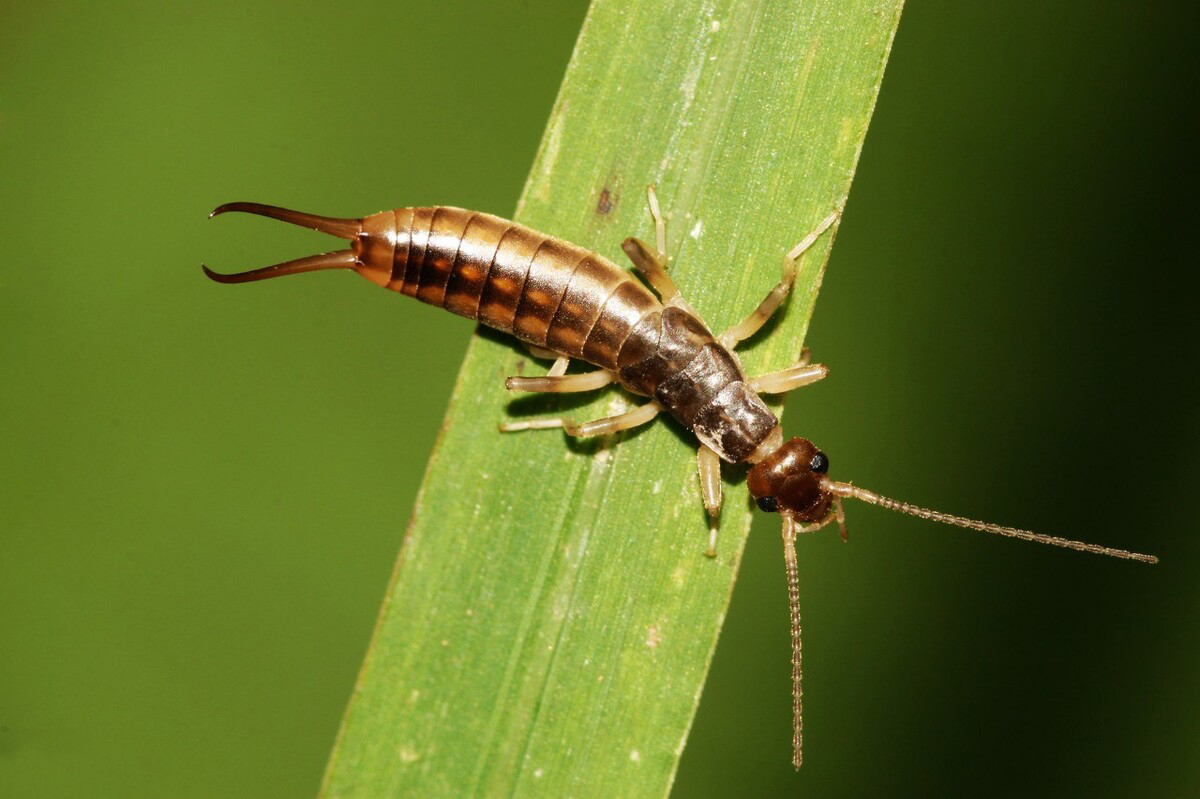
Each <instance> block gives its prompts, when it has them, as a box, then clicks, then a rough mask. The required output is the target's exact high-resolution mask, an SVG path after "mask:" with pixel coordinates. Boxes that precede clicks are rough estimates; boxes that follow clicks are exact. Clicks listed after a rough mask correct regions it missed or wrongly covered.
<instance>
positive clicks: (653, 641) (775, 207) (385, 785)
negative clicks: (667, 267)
mask: <svg viewBox="0 0 1200 799" xmlns="http://www.w3.org/2000/svg"><path fill="white" fill-rule="evenodd" d="M899 11H900V3H899V2H842V3H839V2H814V3H807V4H805V5H804V6H803V7H802V8H799V9H797V8H796V7H795V6H794V5H793V4H790V3H783V2H760V3H734V2H713V3H706V4H700V3H694V2H683V1H682V0H680V2H674V3H655V2H631V3H622V4H617V3H612V2H597V3H596V4H594V6H593V8H592V9H591V11H590V12H589V16H588V20H587V22H586V23H585V27H584V31H583V33H582V34H581V37H580V40H579V42H578V44H577V46H576V52H575V55H574V56H573V58H572V61H571V64H570V66H569V68H568V72H567V77H566V80H565V82H564V85H563V88H562V91H561V94H560V96H559V99H558V101H557V103H556V106H555V109H554V112H553V114H552V116H551V119H550V122H549V124H548V126H547V133H546V136H545V139H544V140H543V144H542V147H541V150H540V151H539V154H538V157H537V159H536V161H535V164H534V166H533V169H532V171H531V174H530V179H529V182H528V183H527V185H526V188H525V191H524V194H523V196H522V200H521V203H520V205H519V208H518V212H517V219H518V220H519V221H521V222H524V223H525V224H528V225H531V226H533V227H535V228H538V229H541V230H545V231H547V232H550V233H553V234H555V235H559V236H561V237H563V238H566V239H568V240H572V241H575V242H578V243H580V244H584V245H586V246H589V247H592V248H594V249H595V250H597V251H598V252H600V253H602V254H604V255H606V256H607V257H609V258H612V259H613V260H614V261H617V262H618V263H621V262H623V256H622V255H621V252H620V242H621V240H622V239H623V238H624V237H625V236H628V235H638V236H641V237H643V238H646V239H650V238H652V231H651V230H650V228H649V218H648V216H647V212H646V206H645V194H644V192H645V186H646V185H647V184H649V183H656V184H657V185H658V187H659V197H660V199H661V201H662V203H663V207H664V208H663V210H664V212H667V213H669V214H670V225H669V238H668V244H669V250H670V253H671V256H672V266H671V269H672V273H673V275H674V277H675V279H676V281H677V283H679V285H680V287H681V289H682V290H683V291H684V293H685V296H687V298H688V300H689V301H690V302H691V303H692V304H693V305H694V306H695V307H696V308H697V309H698V311H699V312H700V313H701V314H702V315H703V316H704V318H705V319H706V320H707V321H708V323H709V324H710V326H711V327H712V328H713V329H714V330H717V331H719V330H720V329H722V328H724V327H726V326H728V325H730V324H732V323H734V322H735V321H737V320H738V319H740V318H741V317H742V316H744V315H745V313H747V312H748V311H749V310H750V309H751V308H752V307H753V306H754V304H755V303H757V302H758V300H759V299H761V297H762V296H763V295H764V294H765V293H766V291H767V290H768V289H769V288H770V287H771V285H773V283H774V282H775V280H777V279H778V274H779V268H780V259H781V256H782V254H783V253H784V252H786V251H787V249H789V248H790V247H791V246H792V245H793V244H794V243H795V242H796V241H797V240H799V239H800V238H801V237H802V236H803V235H804V234H805V233H807V232H808V231H809V230H810V229H811V228H812V227H814V226H815V225H816V224H817V223H818V222H819V221H820V220H821V219H822V218H823V217H824V216H825V215H827V214H828V213H829V211H830V210H831V209H832V208H834V207H840V206H841V205H842V203H844V200H845V197H846V194H847V192H848V190H849V183H850V179H851V177H852V175H853V170H854V165H855V163H856V161H857V158H858V153H859V151H860V149H861V146H862V140H863V137H864V135H865V131H866V126H867V123H868V121H869V118H870V113H871V110H872V108H873V106H874V101H875V96H876V93H877V91H878V86H879V82H880V79H881V77H882V71H883V65H884V62H885V61H886V56H887V51H888V48H889V47H890V42H891V38H892V35H893V33H894V31H895V26H896V23H897V22H898V17H899ZM831 243H832V235H827V236H825V237H823V238H822V239H821V240H820V241H819V242H818V243H817V245H816V246H815V247H814V248H813V249H812V250H811V251H810V253H809V254H808V255H807V256H806V258H805V260H804V262H803V264H802V269H801V274H800V278H799V280H798V281H797V286H796V290H795V294H794V296H793V297H792V298H791V300H790V307H789V308H788V309H787V311H786V313H785V314H784V315H783V318H782V319H781V320H779V321H778V322H772V323H771V325H770V327H769V328H768V330H769V332H770V335H768V336H759V337H757V338H756V339H755V340H754V341H753V342H752V344H753V346H752V347H751V348H750V349H749V350H747V351H746V353H745V355H744V361H745V364H746V366H747V368H748V370H749V371H750V372H751V373H758V372H762V371H767V370H769V369H777V368H782V367H784V366H787V365H788V364H790V363H792V362H793V361H794V360H795V359H796V358H797V357H798V355H799V351H800V346H801V342H802V339H803V334H804V330H805V328H806V326H807V321H808V318H809V316H810V313H811V309H812V305H813V302H814V300H815V296H816V291H817V288H818V286H819V283H820V276H821V269H822V265H823V264H824V262H825V259H826V258H827V256H828V252H829V247H830V245H831ZM522 368H524V369H525V370H527V371H529V372H534V373H536V372H537V371H539V370H541V369H543V368H544V366H542V365H539V364H537V363H535V362H532V361H531V359H530V358H529V356H528V355H527V354H525V353H524V352H523V351H521V350H519V349H518V348H515V347H514V346H513V344H512V342H510V341H508V340H507V339H503V338H502V337H498V336H496V335H493V334H490V333H489V334H484V335H481V336H477V337H476V339H475V340H474V341H473V342H472V344H471V347H470V348H469V350H468V353H467V356H466V359H465V361H464V364H463V368H462V371H461V373H460V375H459V379H458V383H457V385H456V388H455V391H454V395H453V398H452V401H451V407H450V409H449V411H448V413H447V418H446V424H445V427H444V429H443V433H442V437H441V440H440V441H439V444H438V446H437V447H436V448H435V452H434V456H433V458H432V460H431V462H430V466H429V470H428V472H427V474H426V478H425V482H424V484H423V487H422V490H421V494H420V496H419V497H418V500H417V507H416V510H415V511H414V514H413V518H412V521H411V523H410V527H409V531H408V535H407V537H406V541H405V544H404V547H403V549H402V552H401V555H400V559H399V562H398V564H397V569H396V572H395V575H394V577H393V581H392V584H391V586H390V587H389V589H388V596H387V600H386V602H385V605H384V607H383V609H382V611H381V615H380V620H379V623H378V626H377V629H376V632H375V636H374V640H373V642H372V646H371V650H370V652H369V653H368V656H367V659H366V662H365V663H364V666H363V671H362V673H361V675H360V678H359V681H358V685H357V687H356V689H355V693H354V696H353V698H352V699H351V702H350V706H349V707H348V709H347V712H346V717H345V720H344V722H343V727H342V730H341V732H340V734H339V738H338V742H337V745H336V746H335V750H334V753H333V756H332V759H331V761H330V766H329V771H328V772H327V775H326V784H325V786H324V794H325V795H327V796H331V797H350V796H387V795H393V796H410V795H412V796H468V795H478V796H497V795H520V796H524V795H546V796H566V795H577V796H592V795H606V796H661V795H663V794H665V793H666V791H667V790H668V789H669V786H670V782H671V779H672V777H673V775H674V772H675V768H676V766H677V764H678V760H679V755H680V754H681V753H682V749H683V745H684V741H685V740H686V735H687V731H688V729H689V727H690V725H691V721H692V718H693V715H694V713H695V707H696V704H697V702H698V700H699V695H700V690H701V688H702V685H703V680H704V675H705V673H706V671H707V669H708V664H709V662H710V660H711V657H712V653H713V650H714V647H715V643H716V636H717V633H718V632H719V629H720V626H721V622H722V621H723V619H724V614H725V609H726V607H727V605H728V601H729V595H730V591H731V589H732V585H733V580H734V577H735V576H736V573H737V565H738V562H739V560H740V557H741V552H742V548H743V546H744V543H745V536H746V534H747V532H748V529H749V519H750V510H749V503H748V502H747V500H746V496H745V491H744V488H743V487H742V486H741V485H740V482H741V481H740V473H738V472H735V470H732V469H730V470H728V475H727V476H728V477H731V478H732V477H734V475H735V474H736V475H737V477H736V480H735V481H734V482H735V484H729V483H727V486H726V504H725V509H724V513H723V517H722V523H721V540H720V543H719V555H718V557H717V558H716V559H715V560H710V559H707V558H705V557H704V556H703V551H704V546H705V536H706V530H707V525H706V522H705V516H704V512H703V509H702V507H701V505H700V501H699V493H698V488H697V484H696V482H697V481H696V476H695V452H694V450H695V443H694V441H693V440H691V439H690V436H688V435H687V434H686V431H683V430H682V429H681V428H679V427H678V426H677V425H675V424H674V423H673V422H663V421H658V422H655V423H654V424H653V425H651V426H649V427H647V428H646V429H642V430H638V431H633V432H631V433H629V434H626V435H624V436H622V437H621V440H620V441H619V442H618V441H617V440H611V439H606V440H603V441H598V442H584V443H574V442H564V438H563V436H562V435H561V434H559V433H555V432H549V431H542V432H530V433H522V434H513V435H501V434H500V433H498V432H497V429H496V425H497V423H498V422H500V421H501V420H502V419H504V418H505V417H506V416H508V415H510V414H514V413H515V414H518V415H526V414H529V415H555V414H556V413H559V412H561V410H562V409H565V410H566V412H567V413H568V414H569V415H571V416H572V417H574V418H577V419H584V418H596V417H600V416H606V415H610V414H612V413H616V412H620V411H621V410H622V409H624V408H625V407H628V406H629V405H631V404H632V403H633V402H635V401H637V400H635V399H634V398H630V397H627V396H625V395H623V394H621V392H619V391H615V390H614V391H609V392H605V393H602V394H601V395H600V396H598V397H596V398H595V399H592V400H590V401H588V402H586V404H582V405H581V404H580V402H581V401H582V399H581V398H571V397H559V398H550V399H534V400H521V401H517V402H515V403H514V402H513V399H512V397H511V396H510V395H508V394H507V393H506V392H505V391H504V390H503V379H504V377H505V376H506V375H508V374H514V373H517V372H518V371H520V370H521V369H522ZM780 635H781V636H782V635H786V631H784V630H781V631H780ZM781 689H782V690H781V695H780V702H787V701H788V697H787V694H786V693H785V691H786V689H785V688H784V686H783V684H782V683H781ZM779 756H780V758H786V757H788V740H787V738H786V734H782V735H781V740H780V752H779Z"/></svg>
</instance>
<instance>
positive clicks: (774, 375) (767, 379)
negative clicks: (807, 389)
mask: <svg viewBox="0 0 1200 799" xmlns="http://www.w3.org/2000/svg"><path fill="white" fill-rule="evenodd" d="M828 374H829V367H828V366H826V365H825V364H823V363H816V364H809V363H808V362H807V361H801V362H800V363H798V364H796V365H795V366H789V367H788V368H787V369H781V370H780V371H778V372H770V373H768V374H765V375H759V376H758V377H756V378H754V379H752V380H751V381H750V387H751V388H752V389H754V390H755V391H757V392H759V393H762V394H786V393H787V392H789V391H791V390H792V389H797V388H800V387H801V386H807V385H809V384H810V383H815V382H817V381H818V380H820V379H822V378H823V377H826V376H827V375H828Z"/></svg>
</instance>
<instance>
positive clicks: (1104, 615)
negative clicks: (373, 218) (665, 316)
mask: <svg viewBox="0 0 1200 799" xmlns="http://www.w3.org/2000/svg"><path fill="white" fill-rule="evenodd" d="M431 6H432V4H429V3H416V2H389V3H359V4H355V5H354V6H353V8H350V7H338V6H335V5H331V4H324V3H323V4H317V3H311V2H291V3H286V4H285V3H278V2H268V3H258V4H254V5H253V6H250V5H247V4H242V3H232V2H225V1H223V0H211V1H210V2H207V3H204V4H192V5H189V6H179V7H169V6H166V5H162V4H155V3H136V2H116V3H109V4H105V5H96V4H84V3H63V2H39V3H36V4H35V3H13V2H9V3H6V4H5V8H4V10H3V11H0V369H2V371H0V375H2V379H3V391H0V425H2V428H0V527H2V535H0V796H3V797H58V796H105V797H108V796H122V797H132V796H147V797H157V796H171V797H211V796H222V797H263V796H311V795H313V794H314V793H315V791H316V789H317V786H318V784H319V780H320V776H321V773H322V770H323V767H324V763H325V757H326V755H327V753H328V751H329V748H330V746H331V744H332V741H333V736H334V734H335V732H336V729H337V725H338V721H339V716H340V713H341V710H342V708H343V706H344V704H345V702H346V700H347V698H348V695H349V691H350V688H351V685H352V682H353V679H354V677H355V673H356V670H357V667H358V664H359V662H360V660H361V658H362V655H363V652H364V649H365V646H366V643H367V640H368V637H369V635H370V631H371V627H372V623H373V621H374V617H375V612H376V609H377V606H378V604H379V601H380V599H381V598H382V595H383V590H384V587H385V582H386V580H387V577H388V574H389V572H390V569H391V567H392V563H393V561H394V558H395V555H396V551H397V548H398V546H399V542H400V539H401V535H402V533H403V530H404V526H405V523H406V519H407V516H408V514H409V511H410V510H411V506H412V501H413V497H414V493H415V491H416V488H417V485H418V482H419V480H420V478H421V474H422V471H423V469H424V464H425V460H426V458H427V456H428V453H429V450H430V447H431V446H432V443H433V439H434V436H435V434H436V431H437V428H438V424H439V422H440V419H441V416H442V413H443V410H444V406H445V402H446V398H447V396H448V393H449V388H450V385H451V382H452V381H453V378H454V375H455V372H456V369H457V364H458V361H459V359H460V357H461V354H462V352H463V350H464V348H465V346H466V343H467V340H468V339H469V337H470V335H471V325H470V323H468V322H466V321H465V320H462V319H459V318H457V317H453V316H451V315H449V314H445V313H443V312H440V311H437V310H435V309H433V308H429V307H427V306H423V305H419V304H417V303H413V302H409V301H407V300H404V299H403V298H400V297H398V296H396V295H393V294H390V293H388V292H383V291H378V290H376V289H374V288H372V287H371V286H370V285H369V284H367V283H365V282H363V281H361V280H357V279H352V278H350V277H348V276H342V275H321V276H310V277H305V278H296V279H293V280H287V281H279V282H277V283H271V284H262V285H261V286H256V287H242V288H238V289H232V288H226V287H221V286H217V285H215V284H211V283H209V282H207V281H205V280H204V279H203V277H202V276H201V274H200V271H199V268H198V265H199V263H200V262H201V261H202V260H203V261H206V262H208V263H210V264H212V265H213V266H214V267H215V268H218V269H227V270H232V269H235V268H243V267H251V266H260V265H264V264H267V263H272V262H275V261H278V260H282V259H285V258H290V257H296V256H300V255H307V254H310V253H311V252H315V251H316V250H318V249H320V248H323V247H325V246H326V245H327V244H328V241H329V240H327V239H325V238H324V237H321V236H319V235H318V234H309V233H306V232H304V231H299V230H296V229H294V228H288V227H286V226H282V225H278V224H276V223H268V222H266V221H263V220H255V219H235V218H229V219H222V220H220V221H213V222H208V221H206V219H205V214H206V213H207V212H208V211H209V210H210V209H211V208H212V207H214V206H215V205H217V204H218V203H221V202H225V201H229V200H240V199H248V200H258V201H263V202H272V203H278V204H283V205H288V206H291V207H296V208H300V209H303V210H309V211H313V212H317V213H327V214H333V215H358V214H362V213H366V212H371V211H375V210H378V209H382V208H391V207H395V206H402V205H419V204H434V203H448V204H455V205H462V206H466V207H473V208H479V209H482V210H489V211H493V212H496V213H500V214H502V215H506V214H509V213H511V211H512V209H513V207H514V205H515V202H516V198H517V195H518V193H519V191H520V189H521V186H522V183H523V180H524V176H525V173H526V170H527V169H528V167H529V164H530V162H531V160H532V157H533V153H534V151H535V148H536V146H537V143H538V141H539V138H540V135H541V130H542V126H543V124H544V122H545V120H546V118H547V115H548V113H549V109H550V104H551V102H552V100H553V97H554V94H555V91H556V89H557V85H558V82H559V79H560V76H561V73H562V70H563V68H564V66H565V64H566V61H567V58H568V57H569V55H570V51H571V47H572V44H573V42H574V38H575V35H576V33H577V31H578V27H579V24H580V22H581V21H582V18H583V14H584V11H585V4H584V3H582V2H570V3H562V2H558V3H549V2H547V3H535V2H531V0H506V1H505V2H489V3H466V2H443V3H440V4H438V8H437V9H436V10H435V9H433V8H432V7H431ZM1184 8H1185V6H1184V4H1178V8H1169V7H1167V6H1163V5H1160V6H1156V7H1147V6H1146V5H1145V4H1137V3H1132V2H1128V3H1124V2H1122V3H1106V4H1083V3H1032V2H1029V3H1006V4H963V3H953V2H913V3H912V4H911V5H910V7H909V8H908V9H907V10H906V12H905V16H904V18H903V20H902V22H901V26H900V32H899V35H898V37H897V39H896V44H895V49H894V51H893V55H892V61H891V64H890V66H889V68H888V73H887V77H886V79H885V81H884V85H883V91H882V94H881V98H880V102H879V106H878V110H877V113H876V117H875V121H874V123H873V126H872V128H871V132H870V135H869V136H868V138H867V144H866V149H865V151H864V154H863V159H862V162H861V165H860V168H859V172H858V179H857V181H856V183H855V186H854V189H853V191H852V193H851V198H850V203H849V206H848V208H847V212H846V217H845V220H844V223H843V226H842V230H841V234H840V235H839V238H838V243H837V246H836V248H835V249H834V254H833V258H832V260H831V262H830V266H829V272H828V274H827V277H826V281H825V287H824V289H823V292H822V296H821V299H820V301H819V303H818V305H817V312H816V316H815V317H814V321H813V326H812V333H811V335H810V340H809V344H810V345H811V346H812V348H813V350H814V352H815V354H816V356H817V358H818V359H820V360H822V361H824V362H827V363H829V364H831V365H832V367H833V377H832V378H831V379H830V380H828V381H826V382H825V383H823V384H821V385H820V386H818V387H814V388H813V389H809V390H805V391H802V392H799V393H798V394H797V395H796V396H795V397H794V399H793V402H792V405H791V407H790V410H789V419H788V427H789V429H790V430H792V431H796V432H797V433H802V434H804V435H806V436H809V437H811V438H813V439H814V440H816V441H817V442H819V443H820V444H821V445H822V447H823V448H824V449H825V450H826V451H828V452H829V453H831V457H832V461H833V465H834V471H835V472H836V474H837V476H839V477H844V478H852V479H854V480H855V481H856V482H858V483H860V484H862V485H866V486H869V487H872V488H875V489H876V490H879V491H882V492H884V493H888V494H892V495H895V496H899V497H902V498H906V499H909V500H910V501H913V502H917V503H921V504H928V505H933V506H935V507H938V508H941V509H944V510H947V511H950V512H955V513H963V514H968V515H972V516H975V517H978V518H986V519H990V520H995V521H999V522H1003V523H1009V524H1016V525H1024V526H1029V527H1033V528H1036V529H1038V530H1044V531H1048V532H1054V533H1058V534H1061V535H1066V536H1071V537H1077V538H1083V539H1086V540H1089V541H1094V542H1099V543H1105V544H1109V545H1113V546H1127V547H1130V548H1135V549H1141V550H1144V551H1150V552H1154V553H1157V554H1159V555H1160V556H1162V558H1163V563H1162V564H1161V565H1159V566H1156V567H1146V566H1141V565H1138V564H1132V563H1123V562H1117V561H1109V560H1106V559H1101V558H1096V557H1090V556H1085V555H1080V554H1077V553H1069V552H1063V551H1058V550H1053V549H1049V548H1046V547H1038V546H1034V545H1028V544H1019V543H1015V542H1010V541H1003V540H993V539H991V538H987V539H985V538H984V537H982V536H980V535H977V534H972V533H968V532H964V531H957V530H953V529H945V528H940V527H936V526H934V525H930V524H928V523H924V522H920V521H918V520H915V519H908V518H903V517H895V516H893V515H892V514H888V513H886V512H884V511H881V510H876V509H870V508H866V507H854V508H852V509H851V510H850V513H851V517H850V520H851V530H852V537H851V541H850V543H849V544H847V545H843V544H841V543H840V542H839V541H838V540H837V538H836V536H834V535H826V536H814V537H812V538H811V539H808V540H803V541H801V545H800V560H801V570H802V573H801V578H802V581H803V586H802V591H803V606H804V618H805V625H804V635H805V639H804V643H805V680H806V682H805V687H806V694H805V708H806V735H805V745H806V763H805V767H804V770H803V773H801V774H800V775H796V774H794V773H793V772H792V771H791V768H790V765H789V763H788V746H789V723H790V705H789V701H788V690H789V689H788V674H789V669H790V667H789V663H788V659H789V655H788V638H787V605H786V594H785V590H784V585H783V575H782V571H783V567H782V559H781V558H780V555H779V551H778V550H779V545H778V541H777V538H778V530H777V526H776V521H775V520H773V519H766V518H763V519H760V520H759V523H758V525H757V527H756V529H755V532H754V534H753V536H752V538H751V542H750V546H749V549H748V551H747V557H746V561H745V565H744V568H743V572H742V575H741V578H740V580H739V583H738V587H737V590H736V593H735V595H734V600H733V606H732V609H731V613H730V616H729V621H728V625H727V629H726V632H725V634H724V635H723V637H722V640H721V644H720V647H719V649H718V652H717V657H716V661H715V664H714V668H713V674H712V679H711V680H710V683H709V685H708V687H707V689H706V691H705V696H704V700H703V702H702V703H701V707H700V713H699V716H698V719H697V723H696V727H695V729H694V731H693V734H692V737H691V741H690V743H689V745H688V748H687V750H686V752H685V754H684V757H683V762H682V766H681V769H680V773H679V777H678V780H677V784H676V789H675V795H676V796H680V797H685V796H686V797H693V796H728V795H732V794H735V793H736V794H738V795H797V794H800V793H804V794H806V795H811V796H847V797H849V796H925V795H930V794H934V795H972V796H1011V795H1022V796H1112V797H1119V796H1120V797H1124V796H1156V797H1162V796H1194V795H1197V793H1200V712H1197V708H1200V679H1198V675H1200V635H1198V631H1200V627H1198V624H1197V623H1198V622H1200V616H1198V614H1197V611H1198V610H1200V608H1198V604H1200V602H1198V595H1197V592H1196V589H1195V585H1196V575H1197V569H1198V568H1200V558H1198V557H1197V556H1198V555H1200V537H1198V536H1197V535H1196V525H1195V522H1194V521H1193V518H1194V516H1195V511H1194V508H1193V504H1192V503H1193V500H1194V499H1195V496H1196V486H1197V485H1200V469H1198V468H1197V460H1196V457H1195V453H1196V449H1197V443H1198V441H1197V439H1198V436H1197V424H1196V421H1195V414H1194V411H1195V406H1196V403H1197V392H1196V390H1195V388H1194V386H1193V383H1194V379H1193V377H1192V375H1193V374H1194V372H1195V366H1196V363H1197V355H1198V354H1200V353H1197V340H1198V339H1197V326H1196V323H1195V315H1196V314H1195V310H1194V297H1195V294H1194V293H1193V291H1192V289H1193V286H1194V281H1193V280H1192V273H1193V272H1194V267H1195V264H1196V255H1195V253H1194V236H1193V235H1192V231H1193V229H1194V224H1195V219H1196V218H1197V210H1198V209H1197V200H1196V197H1197V195H1196V192H1195V191H1194V188H1193V182H1194V177H1195V170H1194V168H1193V166H1194V165H1193V163H1192V162H1191V160H1190V158H1191V153H1190V151H1191V148H1192V147H1194V141H1193V140H1194V138H1195V134H1196V130H1197V127H1196V124H1195V123H1196V119H1195V111H1194V106H1195V96H1194V95H1195V85H1196V84H1195V78H1196V72H1195V69H1194V67H1195V65H1194V63H1193V59H1194V51H1195V35H1194V31H1195V30H1196V22H1197V20H1196V19H1195V16H1196V15H1195V13H1194V12H1192V11H1184V10H1183V9H1184ZM636 57H639V55H638V54H633V53H631V54H630V58H636ZM798 146H802V143H800V144H799V145H798ZM680 457H690V454H689V453H686V452H682V451H681V453H680ZM463 468H465V469H469V468H470V464H463ZM463 534H464V535H469V534H470V531H463ZM480 546H486V542H480ZM447 590H454V587H453V586H447Z"/></svg>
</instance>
